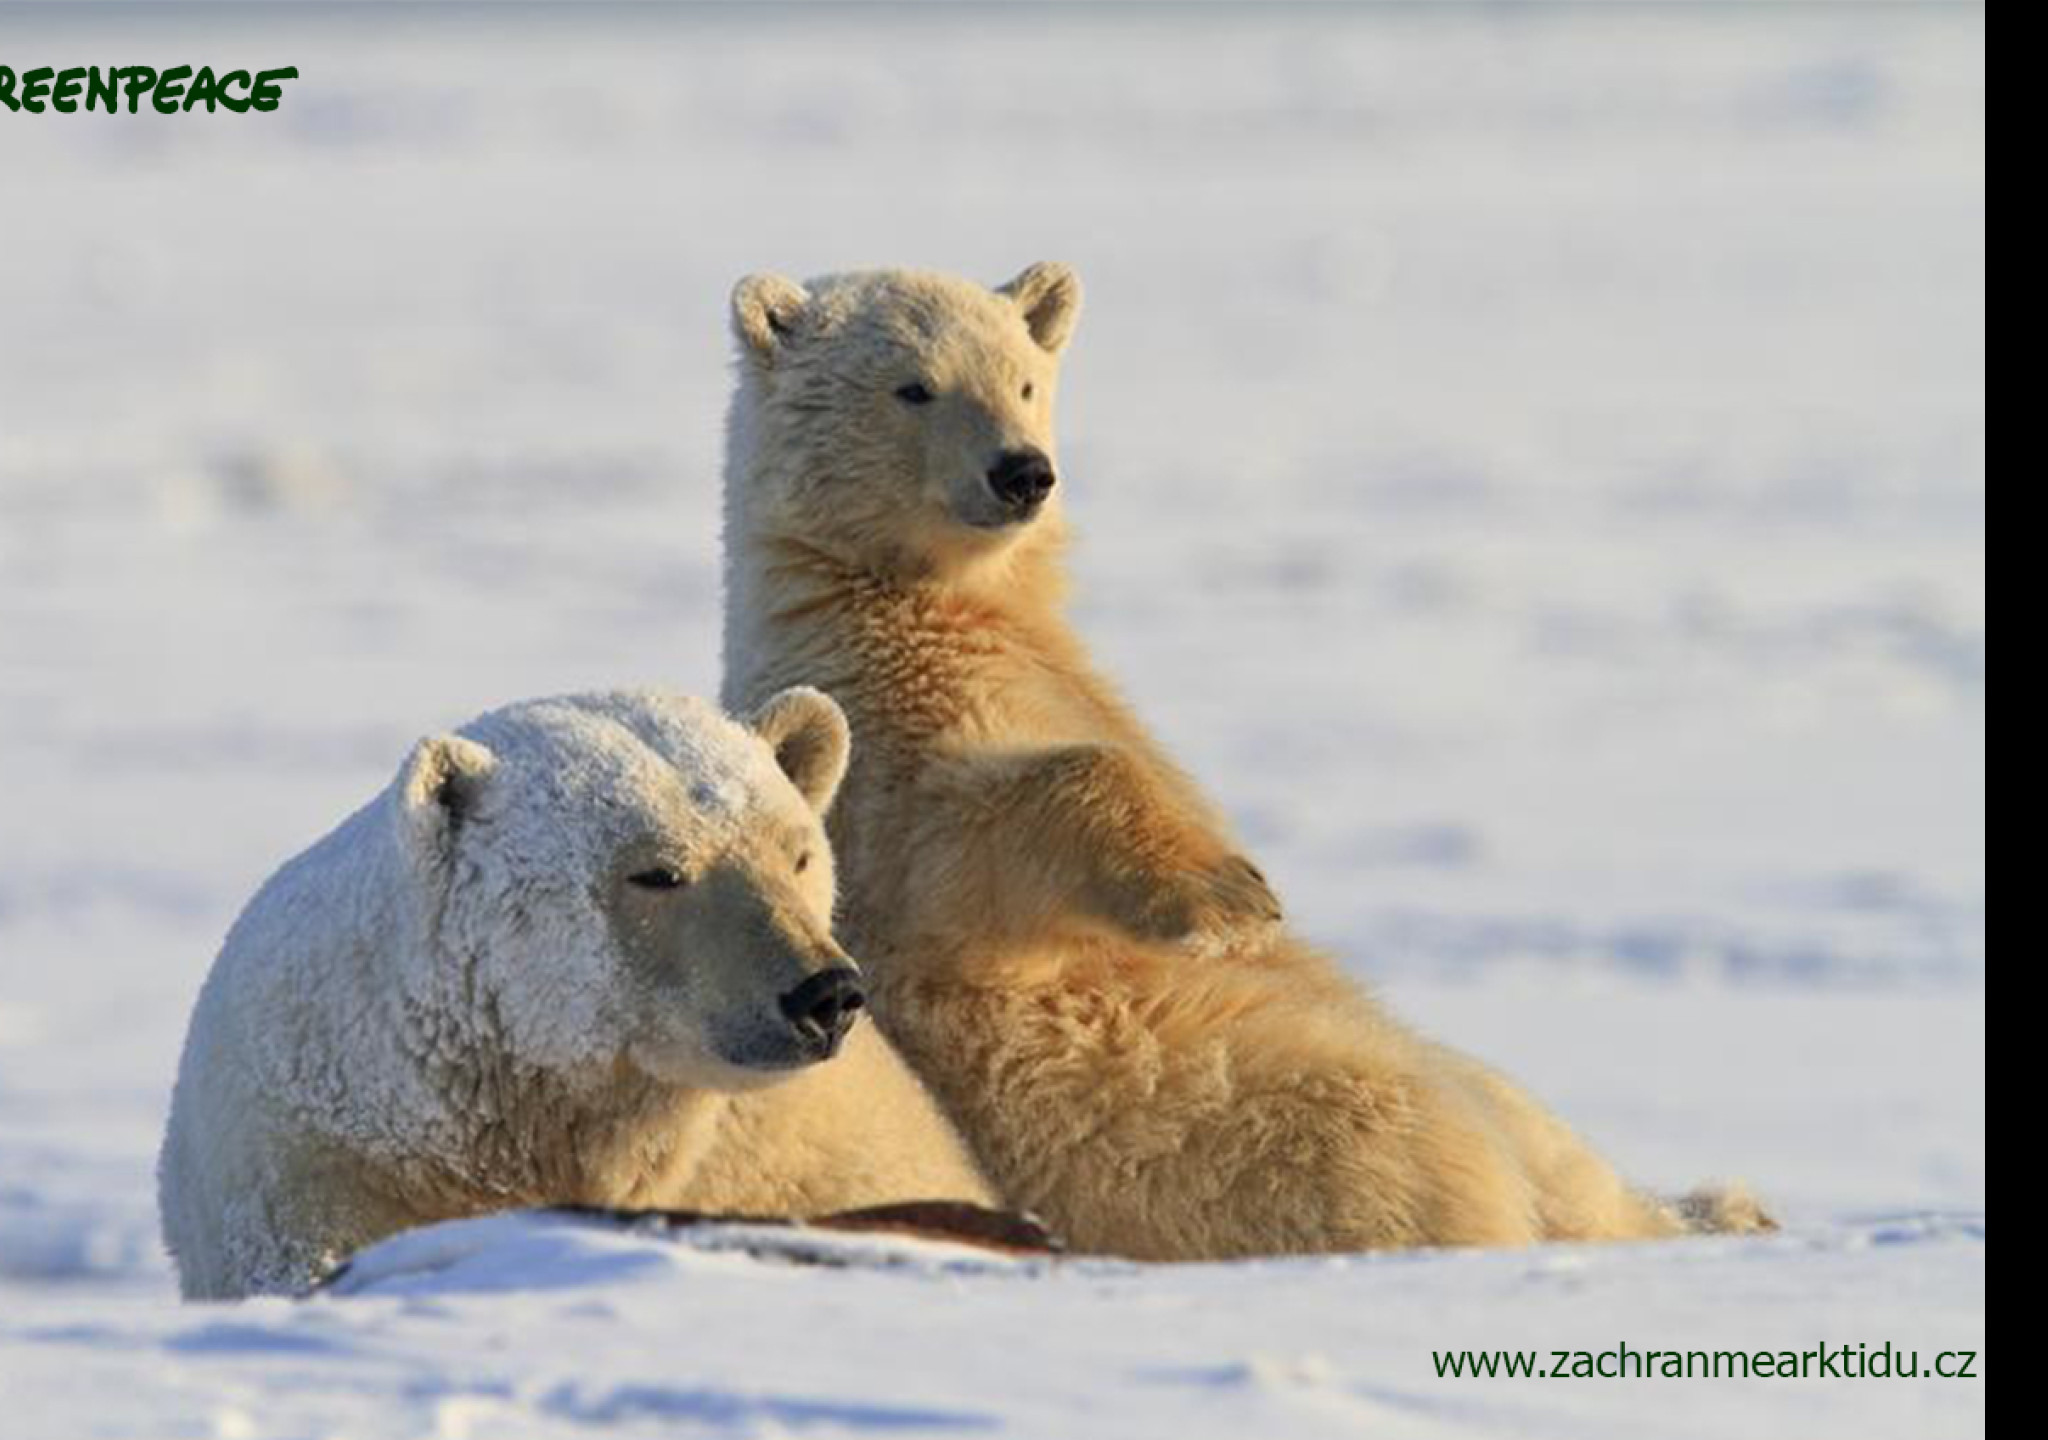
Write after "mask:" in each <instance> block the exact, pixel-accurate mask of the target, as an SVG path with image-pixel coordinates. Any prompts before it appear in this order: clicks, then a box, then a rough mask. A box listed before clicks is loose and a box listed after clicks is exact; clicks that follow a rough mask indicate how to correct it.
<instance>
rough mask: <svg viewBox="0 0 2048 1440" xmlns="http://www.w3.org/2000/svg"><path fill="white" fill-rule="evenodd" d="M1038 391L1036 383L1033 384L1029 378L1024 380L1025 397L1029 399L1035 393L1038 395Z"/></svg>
mask: <svg viewBox="0 0 2048 1440" xmlns="http://www.w3.org/2000/svg"><path fill="white" fill-rule="evenodd" d="M1037 393H1038V387H1037V386H1036V385H1033V384H1032V383H1031V382H1030V381H1029V380H1026V381H1025V382H1024V398H1025V399H1026V400H1029V399H1030V398H1031V397H1032V396H1033V395H1036V394H1037Z"/></svg>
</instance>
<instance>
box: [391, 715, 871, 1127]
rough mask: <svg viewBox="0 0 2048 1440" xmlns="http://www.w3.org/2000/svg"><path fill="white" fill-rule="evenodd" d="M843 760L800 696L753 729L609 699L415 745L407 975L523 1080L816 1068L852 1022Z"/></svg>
mask: <svg viewBox="0 0 2048 1440" xmlns="http://www.w3.org/2000/svg"><path fill="white" fill-rule="evenodd" d="M846 761H847V728H846V720H845V717H844V716H843V715H842V714H841V713H840V710H839V707H838V706H837V705H836V704H834V703H833V701H832V700H830V699H829V698H828V697H826V696H824V695H822V694H820V693H818V692H817V691H815V690H810V689H802V688H799V689H792V690H786V691H783V692H782V693H780V694H778V695H776V696H775V697H774V698H773V699H771V700H770V701H768V703H767V704H766V705H764V706H763V707H761V709H760V710H758V711H757V712H756V713H755V714H753V715H752V716H750V717H748V718H747V719H746V720H745V721H744V722H740V721H735V720H733V719H730V718H728V717H727V716H726V715H725V714H723V713H722V712H721V711H719V710H718V709H717V708H716V707H714V706H712V705H710V704H708V703H707V702H705V701H701V700H695V699H689V698H684V697H679V696H670V695H663V694H658V693H653V692H607V693H599V694H588V695H576V696H568V697H564V698H560V699H551V700H538V701H530V702H526V703H523V704H518V705H513V706H509V707H507V708H505V709H502V710H497V711H494V712H492V713H490V714H488V715H485V716H483V717H482V718H481V719H479V720H477V721H475V722H473V723H472V724H470V725H468V726H466V727H465V728H464V729H463V730H462V731H461V732H460V733H458V734H452V735H440V736H435V737H432V738H429V739H425V740H422V741H420V742H419V744H418V745H417V746H416V747H415V748H414V750H413V752H412V755H411V757H410V758H409V759H408V760H407V762H406V764H405V767H404V769H403V771H402V772H401V774H400V776H399V778H398V781H397V783H396V784H395V785H394V787H393V790H392V792H391V794H392V799H391V804H392V805H393V807H394V808H395V811H396V818H397V831H398V842H399V843H398V849H399V852H400V854H401V856H402V863H403V865H404V867H405V869H406V871H407V873H408V875H409V877H410V880H411V890H412V893H413V895H414V896H415V898H416V900H417V907H416V910H417V918H418V923H419V925H420V926H421V927H422V929H423V931H424V933H425V935H426V941H425V943H424V944H422V945H420V946H418V947H416V950H417V952H418V953H421V954H423V955H424V956H425V957H426V958H425V962H424V963H425V965H426V967H427V968H428V969H429V970H430V971H431V972H432V973H431V975H430V976H427V977H418V978H423V979H425V980H426V981H427V983H428V985H429V986H430V987H431V989H432V991H433V993H434V994H435V995H436V996H437V997H440V999H439V1002H438V1003H439V1004H440V1005H443V1006H445V1005H446V1004H447V1003H448V1000H447V997H448V996H450V995H451V994H453V995H455V996H456V997H458V999H457V1001H456V1003H457V1004H458V1006H459V1008H460V1009H461V1010H463V1011H464V1012H465V1013H467V1014H469V1016H470V1018H471V1020H472V1021H473V1022H474V1023H476V1024H478V1025H479V1026H480V1027H481V1028H482V1030H483V1032H484V1033H485V1034H486V1035H488V1036H489V1037H490V1043H491V1044H493V1045H494V1046H496V1047H499V1048H501V1049H502V1050H503V1051H504V1052H506V1054H507V1055H508V1056H509V1057H510V1058H511V1059H512V1060H513V1061H514V1062H516V1063H518V1064H522V1065H528V1066H534V1067H543V1068H546V1069H549V1070H554V1071H558V1072H574V1071H577V1070H579V1069H580V1070H582V1071H584V1072H585V1073H590V1072H592V1071H595V1070H603V1071H611V1070H614V1069H615V1068H616V1067H617V1066H619V1065H621V1064H624V1065H628V1066H631V1067H634V1068H636V1069H638V1070H639V1071H642V1072H644V1073H645V1074H646V1075H647V1076H649V1077H650V1078H653V1079H655V1080H658V1081H662V1082H665V1083H669V1084H674V1085H682V1086H691V1087H705V1088H716V1089H728V1090H729V1089H735V1088H744V1087H747V1086H749V1085H754V1084H760V1083H764V1082H766V1081H768V1080H772V1079H773V1078H775V1075H776V1073H777V1072H779V1071H786V1070H789V1069H791V1068H793V1067H796V1066H801V1065H805V1064H808V1063H811V1062H813V1061H817V1060H822V1059H825V1058H827V1057H828V1056H830V1055H831V1054H832V1053H833V1051H834V1050H835V1049H836V1048H837V1046H838V1043H839V1041H840V1039H841V1037H842V1036H843V1035H844V1034H845V1032H846V1029H847V1027H848V1026H849V1025H850V1024H851V1023H852V1021H853V1019H854V1017H855V1012H856V1011H857V1010H858V1009H859V1008H860V1006H861V1003H862V997H861V991H860V986H859V982H858V978H857V972H856V970H855V969H854V967H853V966H852V964H851V962H850V961H849V960H848V959H847V956H846V955H845V953H844V952H843V951H841V950H840V948H839V947H838V945H837V944H835V943H834V941H833V939H832V934H831V915H832V900H833V873H832V854H831V851H830V849H829V848H828V846H827V844H826V840H825V833H824V828H823V825H822V823H821V822H822V817H823V816H824V813H825V811H826V809H827V808H828V807H829V806H830V805H831V803H832V797H833V794H834V792H835V791H836V790H837V789H838V786H839V782H840V779H841V778H842V777H843V776H844V774H845V772H846ZM429 1009H430V1012H431V1013H440V1012H439V1011H435V1010H432V1009H431V1007H429Z"/></svg>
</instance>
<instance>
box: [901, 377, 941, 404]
mask: <svg viewBox="0 0 2048 1440" xmlns="http://www.w3.org/2000/svg"><path fill="white" fill-rule="evenodd" d="M896 398H897V399H898V400H901V401H902V402H903V403H904V404H905V405H929V404H931V403H932V392H931V387H930V386H928V385H924V384H921V383H919V382H918V381H915V380H913V381H911V382H910V383H909V384H908V385H898V386H897V387H896Z"/></svg>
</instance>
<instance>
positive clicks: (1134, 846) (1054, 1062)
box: [725, 264, 1768, 1260]
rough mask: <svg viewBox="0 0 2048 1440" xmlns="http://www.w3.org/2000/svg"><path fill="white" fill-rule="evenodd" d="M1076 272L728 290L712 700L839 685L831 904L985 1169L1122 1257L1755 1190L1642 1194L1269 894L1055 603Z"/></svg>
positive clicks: (1529, 1233) (1740, 1221) (1594, 1224)
mask: <svg viewBox="0 0 2048 1440" xmlns="http://www.w3.org/2000/svg"><path fill="white" fill-rule="evenodd" d="M1080 305H1081V283H1080V280H1079V279H1078V277H1076V276H1075V274H1074V273H1073V271H1071V270H1069V269H1067V268H1066V267H1065V266H1063V265H1057V264H1040V265H1033V266H1031V267H1030V268H1028V269H1026V270H1025V271H1023V272H1022V273H1021V274H1019V275H1018V276H1016V277H1015V278H1014V279H1012V280H1011V281H1009V282H1008V283H1007V284H1005V285H1002V286H1000V287H999V288H995V289H990V288H987V287H985V286H982V285H978V284H975V283H973V282H970V281H966V280H961V279H957V278H954V277H951V276H946V275H935V274H930V273H924V272H917V271H903V270H884V271H870V272H866V273H857V274H849V275H837V276H827V277H825V278H823V279H820V280H816V281H812V282H810V283H809V284H798V283H797V282H796V281H793V280H789V279H785V278H782V277H779V276H773V275H756V276H752V277H749V278H748V279H746V280H743V281H741V282H740V284H739V286H738V287H737V288H736V290H735V291H734V294H733V305H732V320H733V329H734V333H735V335H736V336H737V338H738V341H739V356H740V363H739V367H738V376H739V381H738V389H737V393H736V394H735V396H734V399H733V407H732V415H731V422H730V428H729V432H728V433H729V437H730V441H729V450H728V456H727V467H726V495H725V504H726V525H725V534H726V545H727V557H726V567H727V568H726V595H727V611H726V628H725V664H726V676H725V698H726V700H727V702H728V703H730V704H738V705H746V704H752V703H755V702H758V701H760V700H763V699H765V698H767V697H768V696H770V695H772V694H773V693H775V692H776V691H777V690H778V689H780V688H781V687H783V686H785V685H790V684H795V683H805V684H812V685H821V686H824V687H826V688H828V689H830V690H831V691H832V693H833V694H834V695H835V696H836V697H838V699H839V701H840V702H841V703H843V704H844V705H845V706H846V711H847V714H848V715H849V716H850V717H851V720H852V724H853V729H854V733H855V735H856V737H857V738H858V740H859V746H858V752H857V754H856V755H855V757H854V765H853V771H852V774H851V775H850V776H849V777H848V779H847V781H846V794H845V797H844V798H843V799H842V800H841V801H840V803H839V805H838V807H837V809H836V810H835V811H834V812H833V816H832V834H833V840H834V843H835V844H836V846H837V847H838V852H839V858H840V863H841V865H842V867H843V870H844V873H845V876H846V886H845V890H846V896H845V900H846V903H845V906H844V908H843V911H842V921H843V924H844V925H845V927H846V929H845V933H846V934H847V935H848V936H849V937H851V939H852V940H853V942H854V944H855V946H856V948H858V949H859V950H860V952H861V955H862V958H863V959H864V960H865V961H867V962H868V964H869V973H870V978H871V984H872V989H873V999H874V1008H875V1014H876V1018H877V1019H878V1020H879V1021H880V1023H881V1025H882V1026H883V1028H884V1029H885V1031H886V1032H887V1033H888V1035H889V1037H890V1038H891V1039H892V1040H893V1041H894V1042H895V1043H896V1044H898V1045H900V1046H901V1047H902V1048H903V1052H904V1054H905V1055H906V1056H907V1057H908V1058H909V1060H910V1062H911V1063H912V1064H913V1065H914V1066H916V1067H917V1070H918V1073H919V1074H920V1075H921V1076H922V1077H923V1078H924V1079H925V1080H926V1081H927V1082H928V1083H929V1084H930V1085H931V1086H932V1088H933V1089H934V1091H935V1092H936V1093H937V1094H938V1096H939V1098H940V1100H941V1101H942V1102H943V1103H944V1104H945V1106H946V1107H947V1111H948V1113H949V1114H950V1115H951V1116H952V1118H953V1119H954V1120H955V1121H956V1122H957V1123H958V1124H959V1125H960V1127H961V1129H962V1130H963V1132H964V1133H965V1134H966V1136H967V1138H968V1142H969V1143H970V1144H971V1145H972V1146H973V1147H974V1150H975V1153H976V1154H977V1155H978V1156H979V1157H980V1159H981V1160H982V1162H983V1163H984V1164H986V1165H987V1166H988V1168H989V1173H990V1175H991V1176H992V1177H993V1179H994V1181H995V1183H996V1184H997V1185H999V1186H1000V1187H1001V1188H1002V1189H1003V1191H1004V1193H1005V1194H1006V1196H1007V1197H1008V1199H1009V1200H1010V1202H1011V1203H1013V1204H1018V1205H1023V1206H1026V1207H1028V1208H1030V1209H1031V1210H1033V1211H1035V1212H1037V1213H1038V1214H1040V1215H1042V1216H1043V1217H1044V1218H1045V1219H1046V1220H1047V1222H1048V1223H1050V1224H1051V1225H1052V1227H1053V1228H1054V1229H1055V1230H1057V1231H1058V1232H1060V1233H1061V1234H1062V1235H1063V1236H1064V1237H1065V1238H1066V1239H1067V1240H1068V1241H1069V1242H1070V1243H1072V1244H1073V1245H1074V1246H1076V1247H1077V1248H1079V1249H1082V1250H1096V1251H1108V1252H1113V1253H1118V1254H1123V1255H1128V1256H1134V1257H1137V1258H1140V1259H1159V1260H1191V1259H1218V1258H1226V1257H1231V1256H1240V1255H1263V1254H1274V1253H1283V1252H1300V1251H1329V1250H1369V1249H1383V1248H1390V1247H1398V1246H1414V1245H1508V1244H1525V1243H1529V1242H1533V1241H1539V1240H1579V1239H1627V1238H1647V1237H1653V1236H1663V1235H1677V1234H1682V1233H1687V1232H1691V1231H1695V1230H1744V1229H1755V1228H1758V1227H1760V1226H1763V1225H1766V1224H1768V1221H1767V1220H1766V1219H1765V1217H1764V1216H1763V1215H1762V1213H1761V1212H1760V1211H1759V1210H1758V1209H1757V1207H1756V1205H1755V1203H1754V1202H1753V1201H1752V1200H1750V1199H1749V1198H1748V1197H1747V1196H1746V1195H1744V1194H1742V1193H1741V1192H1738V1191H1727V1190H1705V1191H1700V1192H1697V1193H1695V1194H1693V1195H1691V1196H1688V1197H1685V1198H1684V1199H1682V1200H1680V1201H1678V1202H1676V1203H1667V1202H1665V1201H1662V1200H1659V1199H1657V1198H1655V1197H1652V1196H1650V1195H1647V1194H1644V1193H1642V1192H1641V1191H1639V1190H1637V1189H1636V1188H1635V1187H1634V1186H1631V1185H1629V1184H1628V1183H1626V1182H1625V1181H1624V1180H1623V1179H1622V1178H1621V1177H1620V1176H1619V1175H1618V1174H1617V1173H1616V1172H1615V1171H1614V1170H1613V1169H1612V1168H1611V1167H1610V1166H1609V1165H1608V1164H1607V1163H1606V1162H1605V1161H1604V1160H1603V1159H1601V1158H1600V1156H1599V1155H1598V1154H1596V1153H1595V1152H1594V1151H1593V1149H1592V1148H1591V1147H1590V1146H1588V1145H1587V1144H1586V1143H1585V1142H1584V1141H1583V1140H1582V1139H1580V1138H1579V1137H1578V1136H1577V1135H1575V1134H1574V1133H1573V1132H1572V1131H1571V1130H1570V1129H1569V1128H1567V1127H1566V1126H1565V1125H1564V1124H1563V1123H1562V1122H1561V1121H1560V1120H1558V1119H1557V1118H1556V1117H1554V1116H1553V1115H1551V1114H1550V1112H1549V1111H1547V1110H1546V1109H1544V1108H1543V1107H1542V1106H1541V1105H1539V1104H1538V1103H1537V1102H1536V1101H1535V1100H1534V1099H1533V1098H1531V1097H1530V1096H1529V1095H1528V1094H1527V1093H1526V1092H1524V1091H1523V1090H1522V1089H1521V1088H1520V1087H1518V1086H1516V1085H1514V1084H1513V1083H1512V1082H1510V1081H1509V1080H1507V1079H1506V1078H1505V1077H1503V1076H1501V1075H1499V1074H1497V1073H1495V1072H1494V1071H1492V1070H1490V1069H1488V1068H1487V1067H1485V1066H1482V1065H1480V1064H1479V1063H1477V1062H1476V1061H1473V1060H1469V1059H1466V1058H1465V1057H1463V1056H1460V1055H1457V1054H1455V1053H1453V1052H1451V1051H1449V1050H1447V1049H1445V1048H1444V1047H1442V1046H1439V1045H1436V1044H1434V1043H1432V1042H1430V1041H1429V1040H1426V1039H1424V1038H1423V1037H1422V1036H1420V1035H1418V1034H1416V1033H1415V1032H1414V1031H1412V1030H1410V1029H1409V1028H1408V1027H1407V1026H1405V1025H1403V1024H1402V1023H1401V1022H1400V1021H1399V1020H1397V1019H1396V1018H1395V1017H1394V1016H1393V1015H1392V1014H1390V1013H1389V1012H1388V1011H1387V1010H1386V1009H1385V1008H1384V1007H1383V1006H1381V1005H1380V1004H1379V1003H1378V1002H1377V1001H1376V1000H1374V999H1373V998H1372V996H1371V995H1370V994H1368V993H1367V992H1365V991H1364V990H1362V989H1361V988H1359V987H1358V986H1357V985H1355V984H1354V983H1352V982H1351V980H1350V979H1349V978H1348V977H1347V976H1345V975H1344V974H1343V973H1342V971H1341V970H1339V969H1338V967H1337V966H1336V965H1335V964H1334V963H1332V962H1331V960H1329V959H1328V958H1327V957H1326V956H1325V955H1324V954H1323V953H1322V952H1321V951H1319V950H1318V949H1317V948H1316V947H1314V946H1313V945H1310V944H1309V943H1307V942H1306V941H1304V940H1303V939H1302V938H1300V937H1299V936H1298V935H1297V934H1296V933H1295V932H1294V931H1293V930H1292V929H1291V928H1290V927H1289V926H1288V924H1287V922H1286V920H1285V918H1284V915H1283V907H1282V906H1281V903H1280V901H1279V899H1278V898H1277V897H1276V896H1275V894H1274V893H1273V891H1272V889H1271V887H1270V886H1269V885H1268V884H1267V883H1266V879H1265V877H1264V875H1263V874H1261V873H1260V871H1259V869H1258V867H1257V866H1256V865H1255V864H1253V863H1252V861H1251V860H1250V859H1248V858H1247V857H1246V856H1245V854H1244V852H1243V849H1242V848H1241V846H1240V845H1239V843H1238V841H1237V839H1236V838H1235V837H1234V836H1233V835H1232V833H1231V830H1230V826H1229V824H1228V822H1227V821H1226V819H1225V817H1224V816H1223V815H1222V813H1221V812H1220V810H1219V809H1218V807H1217V806H1216V805H1215V804H1214V802H1213V801H1211V800H1210V799H1209V797H1208V796H1207V795H1205V794H1204V793H1203V791H1202V790H1201V788H1200V787H1199V786H1198V785H1197V784H1196V782H1195V781H1194V780H1193V779H1192V778H1190V777H1189V776H1188V775H1187V773H1186V772H1185V771H1183V770H1182V769H1180V767H1179V766H1177V765H1176V764H1175V763H1174V762H1173V760H1172V759H1171V758H1170V757H1169V756H1168V755H1167V754H1166V752H1165V750H1164V749H1163V747H1161V746H1160V744H1159V743H1158V741H1157V740H1155V739H1154V738H1153V736H1152V735H1151V734H1150V733H1149V732H1148V731H1147V729H1146V728H1145V726H1144V724H1143V723H1142V722H1141V721H1140V720H1139V718H1138V717H1137V715H1136V714H1135V713H1134V712H1133V711H1132V710H1131V708H1130V706H1129V705H1128V704H1127V703H1126V702H1125V700H1124V698H1123V696H1122V695H1121V693H1120V692H1119V691H1118V690H1117V688H1116V686H1115V685H1114V684H1113V683H1112V682H1111V680H1110V679H1109V678H1108V677H1107V676H1105V675H1104V674H1103V673H1102V672H1101V671H1100V670H1099V669H1098V668H1097V666H1096V665H1095V663H1094V661H1093V660H1092V659H1091V657H1090V656H1089V654H1088V652H1087V649H1086V647H1085V645H1084V642H1083V640H1082V638H1081V636H1080V635H1079V634H1078V633H1077V631H1076V630H1075V629H1074V627H1073V625H1072V623H1071V622H1070V620H1069V618H1068V616H1067V613H1066V609H1065V595H1066V589H1067V586H1066V566H1065V561H1064V547H1065V539H1066V523H1065V519H1064V517H1063V515H1062V513H1061V511H1062V501H1061V496H1062V493H1063V492H1064V490H1065V489H1066V477H1065V476H1064V474H1063V473H1062V472H1061V471H1060V469H1059V467H1058V463H1057V461H1056V460H1055V458H1054V456H1055V448H1056V447H1055V445H1054V436H1053V430H1054V426H1053V401H1054V392H1055V390H1056V388H1057V383H1058V379H1059V361H1060V356H1061V353H1062V352H1063V350H1064V348H1065V346H1066V345H1067V342H1068V340H1069V338H1070V337H1071V336H1072V335H1073V333H1074V326H1075V322H1076V320H1077V319H1078V317H1079V314H1080ZM1300 639H1301V642H1302V643H1303V644H1305V645H1307V646H1308V647H1309V649H1310V652H1311V658H1313V652H1314V651H1315V650H1316V647H1318V646H1320V645H1322V644H1323V643H1324V637H1300Z"/></svg>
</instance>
